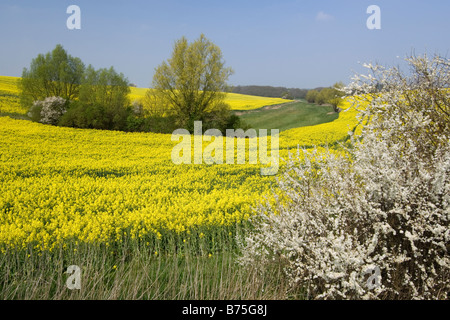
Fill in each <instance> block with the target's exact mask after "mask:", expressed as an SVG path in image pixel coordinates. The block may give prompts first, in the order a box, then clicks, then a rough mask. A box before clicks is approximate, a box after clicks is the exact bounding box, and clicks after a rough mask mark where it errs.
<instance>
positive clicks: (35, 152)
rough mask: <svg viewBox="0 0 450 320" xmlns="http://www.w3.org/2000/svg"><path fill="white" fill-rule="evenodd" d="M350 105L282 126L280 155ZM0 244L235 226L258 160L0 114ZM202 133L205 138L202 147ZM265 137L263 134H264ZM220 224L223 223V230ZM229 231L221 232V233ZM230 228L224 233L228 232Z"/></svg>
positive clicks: (316, 138)
mask: <svg viewBox="0 0 450 320" xmlns="http://www.w3.org/2000/svg"><path fill="white" fill-rule="evenodd" d="M355 125H356V120H355V113H354V111H349V112H342V113H341V114H340V116H339V118H338V119H336V120H335V121H333V122H330V123H325V124H321V125H317V126H312V127H302V128H298V129H291V130H287V131H284V132H282V133H281V134H280V156H281V157H282V158H286V157H287V156H288V150H292V149H296V148H297V146H298V145H299V146H305V147H309V146H312V145H326V144H332V143H333V142H336V141H338V140H342V139H345V138H346V137H347V136H348V131H349V129H351V128H352V127H354V126H355ZM0 141H1V144H0V181H1V182H2V183H1V184H0V212H1V215H0V247H2V248H4V249H5V248H7V247H16V248H23V247H27V246H30V245H31V246H35V247H36V248H38V249H51V248H53V247H54V246H55V245H56V244H63V243H65V242H66V241H82V242H87V243H106V244H112V243H114V242H117V241H119V242H120V241H122V240H123V239H127V238H129V237H131V238H138V239H142V240H143V241H144V240H145V239H149V238H152V239H155V238H158V239H160V238H164V235H165V234H167V233H171V234H173V233H176V234H180V235H183V237H189V236H190V235H196V236H197V237H198V236H200V237H202V235H203V236H204V235H205V234H206V235H208V236H209V237H211V232H210V231H211V230H218V229H221V230H227V228H235V227H236V223H239V222H241V221H243V220H246V219H248V218H249V217H250V216H251V215H252V212H253V211H252V209H251V207H252V206H254V205H255V204H256V203H257V201H259V200H261V199H262V198H263V196H264V195H265V194H267V192H269V190H270V187H271V185H272V183H273V182H274V177H273V176H261V174H260V166H259V165H250V164H248V163H247V164H242V165H238V164H233V165H227V164H222V165H217V164H214V165H206V164H201V165H194V164H192V165H175V164H173V163H172V161H171V151H172V148H173V146H174V145H175V144H176V142H172V141H171V135H165V134H153V133H124V132H113V131H99V130H82V129H72V128H62V127H54V126H48V125H43V124H39V123H33V122H30V121H25V120H16V119H11V118H9V117H0ZM207 144H208V143H206V142H205V143H204V144H203V145H204V147H205V146H206V145H207ZM269 146H270V144H269ZM227 232H228V231H227ZM227 234H228V233H227ZM230 236H231V233H230Z"/></svg>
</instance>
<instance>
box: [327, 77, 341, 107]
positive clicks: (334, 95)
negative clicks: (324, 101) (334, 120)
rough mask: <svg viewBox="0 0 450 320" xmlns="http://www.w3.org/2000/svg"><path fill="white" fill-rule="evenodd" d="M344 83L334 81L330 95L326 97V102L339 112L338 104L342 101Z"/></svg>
mask: <svg viewBox="0 0 450 320" xmlns="http://www.w3.org/2000/svg"><path fill="white" fill-rule="evenodd" d="M344 86H345V85H344V83H342V82H336V83H335V84H334V85H333V87H332V89H331V92H330V96H329V97H328V103H329V104H331V105H332V106H333V108H334V112H339V111H340V109H339V106H340V104H341V103H342V100H343V99H342V97H343V96H344V95H345V93H344V91H343V89H344Z"/></svg>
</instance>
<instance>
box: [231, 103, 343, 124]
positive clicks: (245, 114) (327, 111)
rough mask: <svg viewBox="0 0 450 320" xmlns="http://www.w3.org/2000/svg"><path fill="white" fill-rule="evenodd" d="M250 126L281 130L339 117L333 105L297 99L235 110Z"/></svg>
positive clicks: (324, 121)
mask: <svg viewBox="0 0 450 320" xmlns="http://www.w3.org/2000/svg"><path fill="white" fill-rule="evenodd" d="M235 114H237V115H238V116H240V118H241V119H242V120H244V122H245V123H246V124H247V125H249V127H251V128H254V129H279V130H280V131H284V130H288V129H292V128H299V127H306V126H314V125H318V124H321V123H326V122H331V121H334V120H336V119H337V118H338V117H339V114H338V113H336V112H333V107H331V106H319V105H316V104H310V103H307V102H305V101H296V102H291V103H286V104H282V105H276V106H266V107H263V108H260V109H257V110H251V111H240V112H239V111H238V112H235Z"/></svg>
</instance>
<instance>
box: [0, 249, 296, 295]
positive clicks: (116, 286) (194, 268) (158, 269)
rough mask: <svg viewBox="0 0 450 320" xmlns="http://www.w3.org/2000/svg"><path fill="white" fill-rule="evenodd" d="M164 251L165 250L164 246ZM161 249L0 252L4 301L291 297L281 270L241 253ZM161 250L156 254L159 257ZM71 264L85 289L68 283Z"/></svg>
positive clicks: (1, 288)
mask: <svg viewBox="0 0 450 320" xmlns="http://www.w3.org/2000/svg"><path fill="white" fill-rule="evenodd" d="M161 249H162V248H161ZM167 249H168V248H166V250H161V251H158V250H159V249H158V248H157V247H155V246H154V244H153V245H150V246H148V245H146V244H145V243H136V242H127V243H123V244H122V245H120V246H118V247H115V248H111V247H109V248H108V247H105V246H96V245H91V244H88V245H86V244H84V245H83V244H80V245H74V244H71V245H70V244H69V245H68V247H67V248H65V249H62V248H60V249H57V250H54V251H53V252H48V251H44V252H38V251H36V250H33V249H32V248H31V247H28V248H27V249H26V250H23V251H16V250H12V251H7V252H5V253H3V254H0V299H1V300H17V299H19V300H42V299H43V300H72V299H76V300H79V299H81V300H111V299H112V300H117V299H119V300H135V299H139V300H140V299H143V300H272V299H277V300H280V299H286V298H289V293H288V292H289V290H288V283H287V280H286V278H285V277H284V275H283V271H282V266H281V265H280V264H274V265H271V266H264V268H263V269H261V268H260V267H256V266H255V268H248V267H246V268H244V267H243V266H241V265H239V264H237V263H236V255H237V253H238V252H237V250H235V249H231V250H222V251H219V252H215V253H214V254H212V255H210V254H204V253H201V252H198V250H197V249H198V248H192V247H190V246H189V245H185V246H183V247H178V248H176V249H175V247H173V248H172V250H167ZM156 252H157V254H155V253H156ZM69 265H77V266H79V267H80V268H81V289H80V290H78V289H75V290H69V289H68V288H67V285H66V281H67V279H68V276H69V275H68V274H66V270H67V267H68V266H69Z"/></svg>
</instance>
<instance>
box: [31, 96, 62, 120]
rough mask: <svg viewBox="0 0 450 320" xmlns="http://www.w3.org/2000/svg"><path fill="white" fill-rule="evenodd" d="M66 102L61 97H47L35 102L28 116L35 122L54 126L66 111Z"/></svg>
mask: <svg viewBox="0 0 450 320" xmlns="http://www.w3.org/2000/svg"><path fill="white" fill-rule="evenodd" d="M67 106H68V102H67V100H65V99H63V98H61V97H48V98H45V99H44V100H42V101H35V102H34V103H33V105H32V107H31V109H30V112H29V113H28V116H29V117H30V118H31V119H32V120H33V121H36V122H41V123H45V124H52V125H56V124H57V123H58V121H59V119H60V118H61V117H62V115H63V114H65V113H66V111H67Z"/></svg>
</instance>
